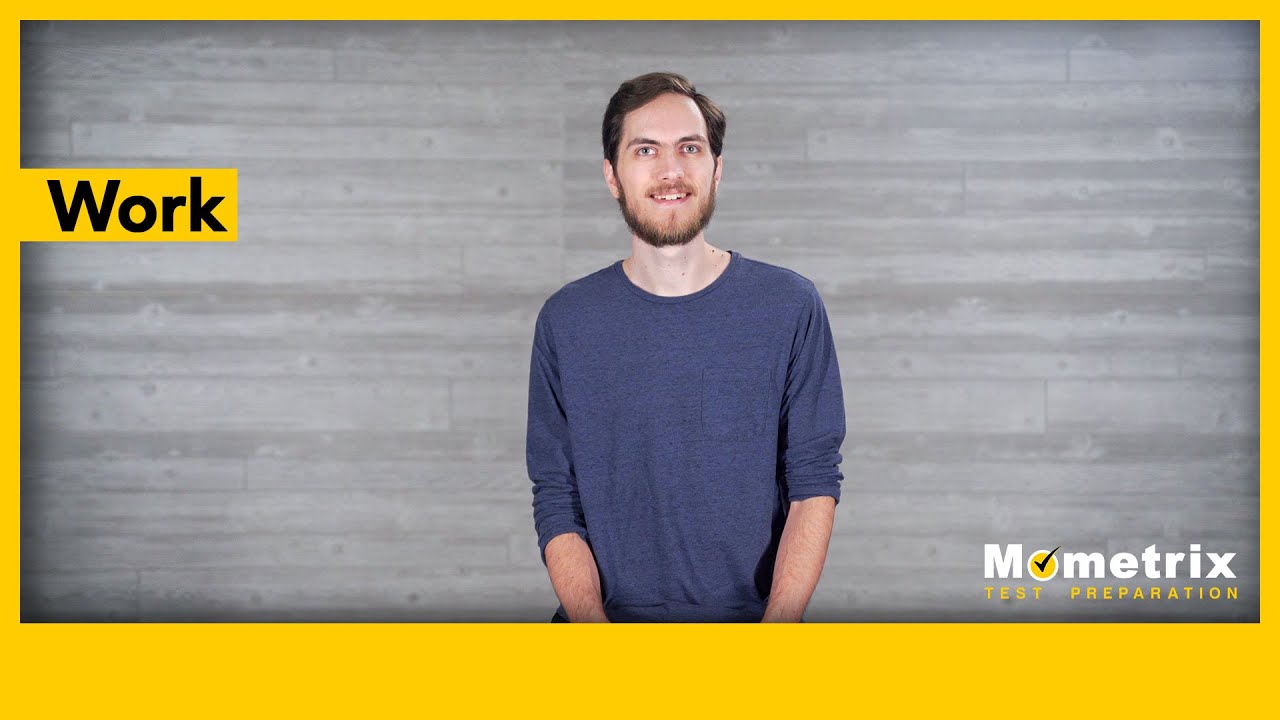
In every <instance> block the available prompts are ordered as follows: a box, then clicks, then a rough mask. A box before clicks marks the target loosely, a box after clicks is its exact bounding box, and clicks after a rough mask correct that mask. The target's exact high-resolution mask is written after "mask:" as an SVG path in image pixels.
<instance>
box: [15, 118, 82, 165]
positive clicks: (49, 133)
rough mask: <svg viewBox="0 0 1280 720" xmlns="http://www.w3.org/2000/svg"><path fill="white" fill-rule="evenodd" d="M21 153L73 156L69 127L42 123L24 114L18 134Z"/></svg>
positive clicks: (25, 154)
mask: <svg viewBox="0 0 1280 720" xmlns="http://www.w3.org/2000/svg"><path fill="white" fill-rule="evenodd" d="M18 137H19V142H20V147H19V152H20V153H21V154H22V155H23V156H24V157H27V156H33V155H52V156H58V157H70V156H71V134H70V133H69V132H68V130H67V126H65V125H60V124H53V123H44V122H41V120H40V118H38V117H33V116H30V115H26V114H24V115H23V116H22V127H21V130H19V133H18Z"/></svg>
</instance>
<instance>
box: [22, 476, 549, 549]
mask: <svg viewBox="0 0 1280 720" xmlns="http://www.w3.org/2000/svg"><path fill="white" fill-rule="evenodd" d="M22 523H23V532H24V533H26V534H27V535H28V536H30V537H32V538H34V539H33V540H32V541H31V542H32V546H33V547H35V546H38V545H39V544H40V542H41V540H40V538H45V537H66V536H69V535H93V536H98V537H105V536H109V535H110V536H144V537H154V536H161V535H164V536H178V535H182V536H188V537H190V536H205V535H265V534H271V533H286V534H290V533H296V534H310V533H330V534H335V535H346V534H370V535H388V534H411V535H412V534H423V535H433V536H440V537H456V538H477V537H478V538H482V539H483V538H496V537H501V538H506V536H507V534H508V533H509V532H511V530H512V528H521V527H532V524H533V508H532V505H531V500H529V499H524V498H522V499H520V500H518V501H517V500H514V499H510V498H503V497H499V498H490V499H483V500H482V499H480V498H478V497H476V496H475V495H472V496H470V497H469V498H468V499H467V500H465V501H461V500H460V501H455V502H442V501H441V497H440V493H439V492H436V491H433V490H332V491H319V490H308V491H287V490H261V491H258V490H254V491H246V490H240V491H228V492H218V491H204V492H159V491H140V492H131V491H130V492H125V491H121V492H93V493H88V492H76V493H62V492H54V491H52V490H50V491H47V492H43V493H41V494H40V495H39V497H38V498H36V499H35V500H34V502H33V504H32V506H31V507H30V509H29V510H28V509H25V508H24V513H23V517H22ZM502 547H503V548H504V549H503V550H502V554H503V556H504V557H505V553H506V550H505V540H504V541H503V543H502Z"/></svg>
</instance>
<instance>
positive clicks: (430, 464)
mask: <svg viewBox="0 0 1280 720" xmlns="http://www.w3.org/2000/svg"><path fill="white" fill-rule="evenodd" d="M245 472H246V475H247V482H248V487H249V488H251V489H254V490H431V491H434V492H437V493H439V494H440V496H441V497H449V498H465V497H466V496H467V495H468V494H471V495H475V494H484V495H485V496H486V497H495V496H497V497H503V498H509V499H510V500H511V501H512V502H515V503H520V502H524V501H528V502H529V503H530V504H532V502H533V497H532V493H533V483H532V482H531V481H530V479H529V471H528V469H527V468H526V466H525V462H524V461H523V460H508V461H501V462H498V461H476V460H447V459H429V460H423V459H415V460H379V459H368V460H357V461H352V460H330V459H327V458H323V457H321V458H314V459H305V458H273V457H251V458H249V459H248V461H247V468H246V471H245Z"/></svg>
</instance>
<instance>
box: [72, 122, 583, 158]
mask: <svg viewBox="0 0 1280 720" xmlns="http://www.w3.org/2000/svg"><path fill="white" fill-rule="evenodd" d="M71 141H72V152H73V154H74V155H77V156H82V155H83V156H89V157H96V158H130V159H141V158H147V159H150V158H187V157H198V158H216V159H230V160H235V159H238V158H244V157H252V158H255V159H262V158H284V159H325V160H327V159H338V160H399V159H405V160H558V159H559V158H560V150H561V147H560V146H561V133H560V127H559V123H558V122H555V123H544V125H543V126H542V127H536V126H533V127H531V126H524V127H521V130H520V133H519V134H516V133H510V132H496V133H495V132H493V131H492V130H490V129H484V128H474V127H422V126H415V127H387V126H381V127H378V126H355V125H352V126H332V127H331V126H309V127H301V128H300V127H297V126H296V125H239V124H237V125H213V124H208V123H200V124H168V123H158V122H145V123H132V122H130V123H119V122H117V123H112V122H91V123H83V122H76V123H72V125H71Z"/></svg>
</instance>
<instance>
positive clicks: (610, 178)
mask: <svg viewBox="0 0 1280 720" xmlns="http://www.w3.org/2000/svg"><path fill="white" fill-rule="evenodd" d="M604 184H605V185H608V186H609V192H611V193H613V199H614V200H617V199H618V198H620V197H621V195H619V194H618V178H617V177H616V176H614V174H613V165H610V164H609V158H605V159H604Z"/></svg>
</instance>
